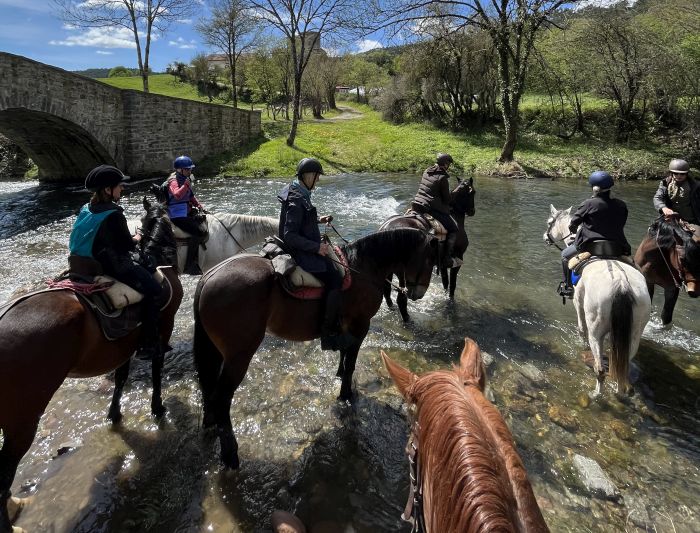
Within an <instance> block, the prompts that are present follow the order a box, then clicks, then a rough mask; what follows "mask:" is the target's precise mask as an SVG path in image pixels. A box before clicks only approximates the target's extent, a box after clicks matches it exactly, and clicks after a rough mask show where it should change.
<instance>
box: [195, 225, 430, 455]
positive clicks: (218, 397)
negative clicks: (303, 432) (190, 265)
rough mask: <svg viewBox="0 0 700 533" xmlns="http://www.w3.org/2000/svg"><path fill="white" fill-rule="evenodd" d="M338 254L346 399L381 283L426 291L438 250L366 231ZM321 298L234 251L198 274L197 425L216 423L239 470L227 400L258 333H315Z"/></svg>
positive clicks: (394, 233)
mask: <svg viewBox="0 0 700 533" xmlns="http://www.w3.org/2000/svg"><path fill="white" fill-rule="evenodd" d="M343 253H344V254H345V256H346V257H347V260H348V264H349V266H350V269H351V272H352V284H351V286H350V287H349V288H348V289H347V290H345V291H343V298H342V306H341V311H340V316H341V320H340V322H341V333H342V336H343V338H344V339H347V342H346V343H345V346H344V347H343V348H342V349H341V350H340V365H339V367H338V374H337V375H338V376H339V377H340V378H341V379H342V383H341V387H340V396H339V399H340V400H342V401H351V400H352V394H353V393H352V375H353V372H354V371H355V362H356V360H357V353H358V351H359V349H360V345H361V344H362V341H363V340H364V338H365V336H366V335H367V332H368V331H369V324H370V319H371V318H372V317H373V316H374V315H375V313H376V312H377V310H378V309H379V307H380V305H381V302H382V291H383V284H384V281H385V280H386V278H387V276H388V275H389V274H390V273H392V272H402V273H403V274H404V276H405V279H406V284H407V290H408V296H409V298H411V299H414V300H415V299H418V298H422V297H423V295H424V294H425V292H426V291H427V290H428V285H429V284H430V277H431V274H432V269H433V266H434V265H435V261H436V255H437V240H436V239H435V238H434V237H432V236H430V235H428V234H426V233H424V232H422V231H419V230H415V229H397V230H391V231H383V232H378V233H373V234H371V235H368V236H366V237H363V238H361V239H358V240H357V241H355V242H353V243H350V244H348V245H346V246H345V247H344V248H343ZM322 316H323V301H322V300H300V299H297V298H294V297H292V296H290V295H289V294H288V293H287V292H286V291H285V290H284V288H282V285H281V284H280V282H279V280H278V277H277V274H276V273H275V271H274V270H273V268H272V264H271V262H270V260H269V259H265V258H263V257H260V256H258V255H238V256H234V257H232V258H231V259H229V260H227V261H225V262H223V263H221V264H220V265H219V266H218V267H215V268H214V269H212V270H210V271H209V272H207V273H206V274H204V275H203V276H202V278H201V279H200V280H199V284H198V285H197V291H196V293H195V297H194V317H195V329H194V361H195V366H196V368H197V372H198V375H199V376H198V377H199V384H200V387H201V390H202V401H203V411H204V425H205V427H206V426H212V425H214V424H216V426H217V428H218V431H219V439H220V442H221V459H222V461H223V463H224V464H225V465H226V466H227V467H231V468H238V466H239V459H238V444H237V442H236V438H235V436H234V434H233V430H232V428H231V417H230V412H229V411H230V409H231V400H232V399H233V394H234V392H235V391H236V389H237V388H238V386H239V385H240V384H241V382H242V381H243V378H244V377H245V374H246V372H247V370H248V365H249V364H250V361H251V359H252V358H253V355H254V354H255V352H256V350H257V349H258V346H260V343H261V342H262V340H263V338H264V337H265V332H266V331H269V332H270V333H272V334H274V335H276V336H278V337H281V338H283V339H289V340H294V341H306V340H311V339H316V338H318V337H320V335H321V328H320V324H321V318H322Z"/></svg>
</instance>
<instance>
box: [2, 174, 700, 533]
mask: <svg viewBox="0 0 700 533" xmlns="http://www.w3.org/2000/svg"><path fill="white" fill-rule="evenodd" d="M417 180H418V178H417V177H416V176H414V175H381V176H376V175H341V176H333V177H323V178H322V185H321V187H319V189H318V191H317V192H315V193H314V202H315V203H316V205H317V207H318V211H319V214H325V213H328V214H333V215H334V217H335V222H334V224H335V226H336V227H337V228H338V230H339V231H340V232H341V233H342V234H343V235H344V236H345V237H346V238H348V239H354V238H357V237H360V236H362V235H365V234H367V233H369V232H371V231H373V230H374V229H376V228H377V227H378V226H379V224H380V223H381V222H382V221H383V220H384V219H385V218H387V217H388V216H389V215H391V214H394V213H399V212H401V211H402V210H403V209H404V208H405V206H406V204H407V203H408V201H409V200H410V198H411V197H412V195H413V193H414V192H415V189H416V186H417ZM283 184H284V183H283V182H282V181H279V180H244V179H224V178H211V179H203V180H198V182H197V193H198V196H199V198H200V200H201V201H202V202H203V204H204V205H205V206H206V207H207V208H208V209H209V210H210V211H216V212H235V213H245V214H253V215H267V216H277V215H278V213H279V203H278V201H277V200H276V198H275V196H276V193H277V191H278V190H279V189H280V188H281V187H282V186H283ZM655 185H656V184H654V183H620V184H618V185H616V187H615V189H614V193H615V195H617V196H618V197H620V198H622V199H624V200H625V201H626V202H627V204H628V207H629V209H630V220H629V222H628V224H627V227H626V233H627V236H628V239H629V240H630V242H631V243H632V246H633V248H634V247H636V246H637V244H638V243H639V241H640V240H641V237H642V235H643V234H644V231H645V229H646V227H647V225H648V224H649V222H650V220H651V219H652V218H653V217H654V211H653V208H652V206H651V197H652V196H653V193H654V188H655ZM475 186H476V189H477V193H476V194H477V195H476V216H474V217H473V218H471V219H468V221H467V231H468V234H469V238H470V243H471V244H470V247H469V249H468V252H467V255H466V257H465V265H464V267H463V268H462V270H461V272H460V274H459V279H458V287H457V292H456V296H455V301H454V302H451V301H449V300H448V299H447V298H446V296H445V294H444V293H443V291H442V288H441V286H440V284H439V280H438V278H437V277H434V278H433V284H432V285H431V287H430V289H429V291H428V293H427V295H426V296H425V298H423V299H422V300H421V301H419V302H409V312H410V313H411V316H412V321H411V322H410V323H409V324H407V325H404V324H403V323H402V321H401V318H400V316H399V313H398V311H397V310H396V309H395V308H394V309H388V308H386V306H384V305H383V306H382V308H381V310H380V311H379V313H378V314H377V316H375V317H374V319H373V320H372V327H371V329H370V332H369V335H368V336H367V338H366V340H365V342H364V344H363V346H362V349H361V351H360V355H359V357H358V364H357V371H356V373H355V387H356V390H357V392H358V401H357V402H356V404H355V405H354V407H353V408H347V407H343V406H340V405H338V404H337V402H336V400H335V398H336V396H337V394H338V391H339V381H338V380H337V379H336V378H335V370H336V368H337V356H336V355H335V353H333V352H322V351H321V350H320V345H319V343H318V342H317V341H314V342H308V343H301V342H299V343H295V342H288V341H283V340H280V339H276V338H273V337H270V336H268V337H266V339H265V341H264V342H263V344H262V346H261V347H260V349H259V350H258V353H257V354H256V356H255V357H254V358H253V361H252V363H251V366H250V369H249V372H248V375H247V377H246V379H245V380H244V382H243V384H242V386H241V387H240V388H239V390H238V392H237V393H236V396H235V397H234V402H233V407H232V411H231V412H232V419H233V424H234V430H235V432H236V435H237V438H238V441H239V444H240V457H241V462H242V466H241V469H240V470H239V471H236V472H225V471H222V470H221V468H220V466H219V463H218V443H217V442H216V440H215V439H214V437H213V435H211V434H210V433H209V432H203V431H202V430H201V429H200V426H201V407H200V401H199V390H198V386H197V383H196V376H195V374H194V370H193V364H192V354H191V342H192V329H193V328H192V297H193V293H194V288H195V286H196V281H197V278H195V277H190V276H184V277H183V283H184V287H185V298H184V300H183V303H182V307H181V308H180V311H179V312H178V317H177V322H176V326H175V332H174V337H173V340H172V344H173V346H174V350H173V351H172V352H170V353H169V354H168V356H167V358H166V366H165V380H164V392H163V397H164V401H165V405H166V407H167V408H168V413H167V415H166V417H165V419H164V420H163V421H162V422H160V423H159V422H157V421H155V420H154V419H153V418H152V417H151V416H150V411H149V402H150V378H149V375H150V366H149V365H148V363H146V362H142V361H135V362H134V364H133V365H132V376H131V377H130V380H129V383H128V384H127V389H126V391H125V395H124V399H123V404H122V405H123V412H124V421H123V423H122V425H121V426H119V427H117V428H113V427H112V426H111V425H110V424H109V423H108V422H107V421H106V420H105V414H106V411H107V408H108V404H109V400H110V397H111V382H110V381H109V380H108V379H105V378H102V377H100V378H93V379H85V380H77V379H69V380H67V381H66V382H65V383H64V385H63V386H62V387H61V388H60V390H59V391H58V392H57V393H56V395H55V396H54V398H53V400H52V401H51V403H50V405H49V406H48V408H47V410H46V413H45V415H44V417H43V418H42V420H41V424H40V427H39V431H38V434H37V437H36V439H35V441H34V443H33V445H32V448H31V450H30V452H29V453H28V454H27V455H26V456H25V458H24V460H23V461H22V463H21V465H20V467H19V470H18V473H17V477H16V479H15V483H14V485H13V492H14V493H15V494H17V495H20V496H25V495H33V496H34V498H33V502H32V503H31V505H30V506H29V507H28V508H27V509H26V510H25V512H24V513H23V515H22V516H21V517H20V519H19V521H18V523H17V525H19V526H21V527H24V528H25V529H27V530H28V531H29V532H30V533H36V532H44V531H52V532H55V533H59V532H108V531H109V532H117V531H118V532H130V531H134V532H135V531H155V532H176V531H177V532H185V531H186V532H198V531H203V532H204V531H221V532H238V531H269V530H270V524H269V517H270V514H271V513H272V511H273V510H274V509H286V510H294V511H295V512H297V514H298V515H299V516H300V517H301V518H302V519H303V520H304V521H305V523H306V524H307V526H311V527H312V531H338V532H353V531H355V532H381V531H405V532H407V531H410V528H409V527H408V526H407V525H406V524H405V523H403V522H402V521H401V519H400V515H401V512H402V510H403V506H404V505H405V502H406V497H407V494H408V466H407V462H406V459H405V456H404V452H403V448H404V446H405V442H406V437H407V429H408V428H407V423H406V420H405V409H403V407H402V402H401V398H400V397H399V395H398V393H397V391H396V389H395V388H394V387H393V385H392V383H391V380H390V379H389V378H388V375H387V373H386V371H385V370H384V369H383V367H382V364H381V360H380V357H379V350H380V349H384V350H385V351H387V352H388V353H389V354H390V355H391V356H392V357H394V358H396V359H397V360H398V361H399V362H401V363H402V364H403V365H405V366H408V367H410V368H411V369H412V370H414V371H418V372H424V371H426V370H431V369H438V368H447V367H449V366H450V365H451V364H452V363H453V362H456V361H457V357H458V355H459V353H460V351H461V348H462V345H463V339H464V337H465V336H469V337H472V338H474V339H475V340H476V341H477V342H478V343H479V344H480V346H481V348H482V350H484V351H485V352H487V354H488V356H487V361H488V363H489V364H488V366H487V374H488V379H489V383H490V388H491V397H492V398H493V400H494V403H495V405H496V406H497V407H498V409H499V410H500V411H501V413H502V414H503V416H504V418H505V420H506V422H507V423H508V425H509V427H510V429H511V431H512V433H513V436H514V438H515V441H516V444H517V447H518V450H519V452H520V454H521V456H522V458H523V461H524V463H525V466H526V468H527V470H528V473H529V477H530V480H531V482H532V484H533V488H534V491H535V494H536V496H537V498H538V501H539V503H540V505H541V508H542V510H543V514H544V516H545V519H546V521H547V523H548V524H549V526H550V528H551V529H552V531H557V532H559V531H577V532H579V531H623V530H627V531H678V532H681V531H700V517H698V514H699V513H700V508H699V507H698V501H699V499H700V477H699V474H700V420H699V416H698V403H699V402H698V397H699V394H698V393H699V392H700V360H699V359H698V356H699V355H700V342H699V341H700V323H698V320H697V316H698V309H700V307H699V306H700V302H697V301H691V300H690V299H689V298H688V297H687V295H681V297H680V299H679V302H678V305H677V307H676V312H675V317H674V323H675V326H674V328H673V329H672V330H670V331H666V330H662V329H661V328H660V319H659V316H658V312H659V310H660V305H661V301H662V297H661V293H660V291H657V296H656V299H655V301H654V306H653V315H652V320H651V322H650V324H649V325H648V326H647V328H646V330H645V332H644V337H643V340H642V343H641V347H640V350H639V353H638V356H637V358H636V362H635V363H634V364H633V372H632V374H633V378H634V379H635V380H636V381H635V382H634V387H635V394H634V396H633V397H632V398H631V399H629V400H624V401H621V400H619V399H618V398H617V397H616V396H615V395H614V394H613V393H612V391H611V390H610V387H608V388H607V390H606V393H605V394H604V396H603V397H602V398H601V399H598V400H596V401H593V402H590V403H589V402H588V401H586V398H587V393H588V392H589V391H591V390H592V389H593V387H594V383H595V377H594V374H593V372H592V370H591V369H589V368H588V367H586V366H585V365H584V364H583V362H582V360H581V356H580V354H581V351H582V350H583V345H582V343H581V341H580V340H579V337H578V335H577V334H576V316H575V311H574V308H573V306H572V305H570V304H568V305H566V306H562V304H561V300H560V299H559V298H558V297H557V296H556V294H555V287H556V286H557V283H558V281H559V280H560V276H561V270H560V263H559V254H558V251H557V250H556V249H554V248H548V247H545V246H544V244H543V242H542V233H543V232H544V230H545V221H546V219H547V217H548V214H549V204H550V203H551V204H554V205H555V206H556V207H559V208H563V207H568V206H569V205H571V204H578V203H579V202H581V201H582V200H584V199H585V198H586V196H587V194H588V188H587V186H586V184H585V183H584V182H583V181H547V180H502V179H495V178H487V177H478V178H477V179H476V180H475ZM136 189H139V187H138V186H136ZM141 197H142V194H141V193H140V192H138V190H136V191H134V192H133V194H131V195H129V196H127V197H126V198H125V199H124V200H123V202H122V203H123V205H124V207H125V209H126V213H127V216H130V217H138V216H140V214H141V210H142V208H141ZM86 200H87V193H86V192H85V191H84V190H81V189H80V188H79V187H78V188H76V187H72V188H71V187H69V188H56V187H49V186H41V185H39V184H37V183H32V182H0V213H2V214H1V215H0V217H1V218H0V221H1V222H2V223H1V224H0V275H1V276H2V279H3V280H4V283H3V284H2V286H0V298H1V299H2V300H5V299H7V298H8V297H9V296H10V294H11V293H12V291H13V290H15V289H16V288H17V287H19V286H20V285H24V284H27V283H31V282H34V281H36V280H39V279H42V278H47V277H50V276H52V275H54V274H56V273H57V272H59V271H61V270H62V269H63V268H64V267H65V264H66V262H65V256H66V250H67V245H68V235H69V232H70V228H71V225H72V223H73V221H74V219H75V214H76V213H77V210H78V208H79V207H80V205H81V204H82V203H84V202H85V201H86ZM50 356H51V354H47V357H50ZM0 371H4V370H2V369H0ZM38 371H40V369H38ZM2 408H8V406H3V407H2ZM13 408H21V406H16V407H13ZM66 442H72V443H76V444H77V446H76V447H75V448H74V449H73V450H72V451H69V452H68V453H64V454H61V455H57V449H58V448H59V446H60V445H61V444H63V443H66ZM575 454H580V455H583V456H585V457H589V458H591V459H594V460H595V461H597V462H598V464H599V465H600V466H601V467H602V469H603V470H604V471H605V473H606V474H607V475H608V476H609V478H610V479H611V481H612V482H613V483H614V484H615V485H616V486H617V488H618V489H619V491H620V493H621V495H622V497H621V498H620V499H618V500H617V501H614V500H608V499H602V498H599V497H596V496H594V495H592V494H589V492H588V491H587V490H586V489H585V488H583V486H582V485H581V483H580V481H579V480H578V476H577V474H576V471H575V468H574V466H573V461H572V458H573V456H574V455H575Z"/></svg>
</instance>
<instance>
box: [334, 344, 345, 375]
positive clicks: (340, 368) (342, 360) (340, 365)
mask: <svg viewBox="0 0 700 533" xmlns="http://www.w3.org/2000/svg"><path fill="white" fill-rule="evenodd" d="M343 368H345V357H344V356H343V350H340V361H339V362H338V370H337V371H336V373H335V377H337V378H342V377H343Z"/></svg>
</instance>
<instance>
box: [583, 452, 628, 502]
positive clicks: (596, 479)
mask: <svg viewBox="0 0 700 533" xmlns="http://www.w3.org/2000/svg"><path fill="white" fill-rule="evenodd" d="M574 466H575V467H576V470H577V471H578V475H579V479H580V480H581V482H582V483H583V485H584V486H585V487H586V489H587V490H589V491H590V492H591V494H593V495H594V496H598V497H601V498H605V499H608V500H618V499H619V498H620V496H621V494H620V491H619V490H618V489H617V487H616V486H615V484H614V483H613V482H612V481H611V480H610V478H609V477H608V475H607V474H606V473H605V472H604V471H603V469H602V468H601V467H600V465H599V464H598V463H597V462H596V461H594V460H593V459H589V458H588V457H584V456H583V455H578V454H576V455H574Z"/></svg>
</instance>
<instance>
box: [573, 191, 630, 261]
mask: <svg viewBox="0 0 700 533" xmlns="http://www.w3.org/2000/svg"><path fill="white" fill-rule="evenodd" d="M626 222H627V205H626V204H625V202H623V201H622V200H618V199H617V198H610V193H601V194H600V195H598V196H594V197H593V198H589V199H588V200H586V201H585V202H583V203H582V204H581V205H580V206H579V207H578V209H577V210H576V212H575V213H574V215H573V216H572V217H571V222H570V223H569V231H571V233H574V232H576V230H577V229H578V227H579V226H581V229H580V230H579V232H578V234H577V235H576V240H575V241H574V244H575V245H576V249H577V250H579V251H585V250H586V245H587V244H589V243H591V242H592V241H594V240H607V241H613V242H616V243H618V244H620V246H622V247H623V250H624V252H623V253H624V254H625V255H630V254H631V253H632V248H631V247H630V244H629V242H627V238H626V237H625V231H624V227H625V223H626Z"/></svg>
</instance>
